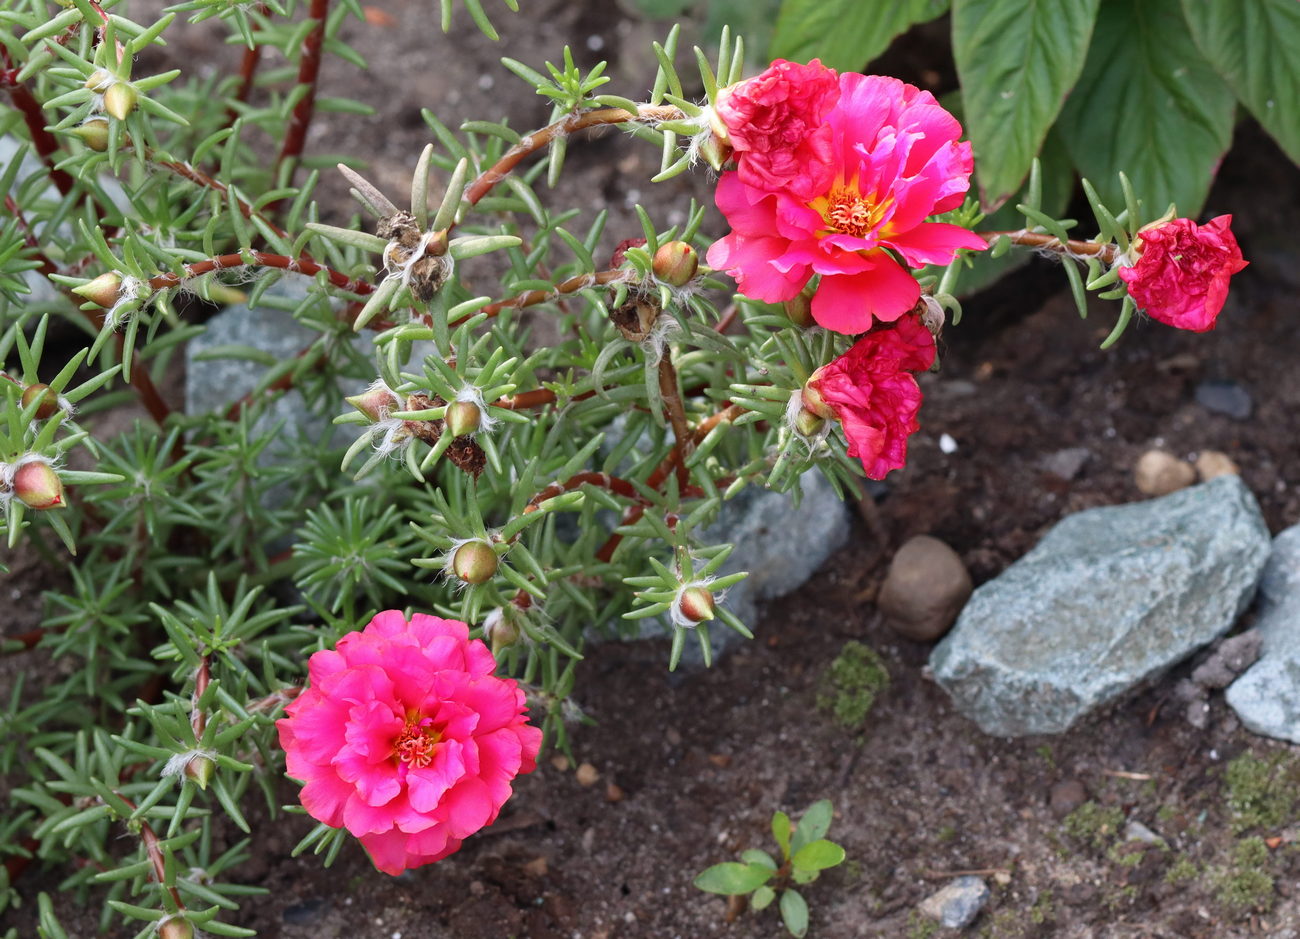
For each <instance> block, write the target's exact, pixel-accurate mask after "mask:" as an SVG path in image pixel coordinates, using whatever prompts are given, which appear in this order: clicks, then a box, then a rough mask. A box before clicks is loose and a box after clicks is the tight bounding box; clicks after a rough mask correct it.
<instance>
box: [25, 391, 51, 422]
mask: <svg viewBox="0 0 1300 939" xmlns="http://www.w3.org/2000/svg"><path fill="white" fill-rule="evenodd" d="M36 400H39V401H40V402H41V403H40V404H38V405H36V417H37V419H38V420H42V421H43V420H45V419H46V418H50V417H53V416H54V415H55V414H57V413H58V411H59V397H58V395H56V394H55V393H54V392H53V391H51V390H50V386H49V385H45V384H42V383H41V382H37V383H36V384H34V385H28V386H27V387H26V388H24V389H23V407H25V408H26V407H30V406H31V403H32V402H33V401H36Z"/></svg>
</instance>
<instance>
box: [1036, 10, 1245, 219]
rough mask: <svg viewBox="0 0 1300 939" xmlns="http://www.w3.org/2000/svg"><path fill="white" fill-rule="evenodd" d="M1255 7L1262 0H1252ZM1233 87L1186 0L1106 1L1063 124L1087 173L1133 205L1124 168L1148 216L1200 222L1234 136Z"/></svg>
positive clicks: (1116, 199)
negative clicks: (1123, 182)
mask: <svg viewBox="0 0 1300 939" xmlns="http://www.w3.org/2000/svg"><path fill="white" fill-rule="evenodd" d="M1251 2H1254V0H1251ZM1234 107H1235V104H1234V100H1233V95H1232V90H1231V89H1230V88H1228V86H1227V85H1226V84H1224V82H1223V79H1222V78H1220V77H1219V75H1218V73H1216V72H1215V71H1214V68H1213V66H1211V65H1210V63H1209V62H1207V61H1206V59H1205V57H1204V56H1203V55H1201V53H1200V51H1199V50H1198V49H1197V48H1196V44H1195V43H1194V42H1192V36H1191V33H1189V32H1188V30H1187V23H1186V22H1185V21H1184V20H1183V13H1182V10H1181V9H1180V7H1179V5H1178V0H1142V2H1141V3H1133V2H1131V0H1103V2H1102V4H1101V9H1100V11H1099V12H1098V14H1097V25H1096V28H1095V29H1094V30H1093V39H1092V48H1091V50H1089V52H1088V61H1087V63H1086V64H1085V65H1084V67H1083V75H1082V76H1081V77H1080V78H1079V81H1078V83H1077V84H1076V85H1075V88H1074V91H1073V92H1071V93H1070V97H1069V99H1068V100H1067V101H1066V103H1065V107H1064V109H1062V111H1061V117H1060V120H1059V121H1058V122H1057V127H1058V128H1059V129H1060V132H1061V137H1062V139H1063V140H1064V141H1065V146H1066V149H1068V150H1069V151H1070V156H1071V158H1072V159H1073V160H1074V164H1075V166H1076V167H1078V169H1079V172H1080V173H1081V174H1082V175H1084V176H1087V177H1088V178H1089V179H1090V180H1091V181H1092V183H1093V185H1094V186H1096V187H1097V191H1098V193H1100V194H1101V197H1102V199H1103V200H1104V201H1105V202H1107V203H1109V204H1111V205H1123V202H1124V199H1123V193H1122V191H1121V188H1120V184H1119V180H1118V178H1117V177H1116V173H1118V172H1119V171H1120V170H1123V171H1124V172H1126V173H1127V174H1128V175H1129V178H1130V179H1131V180H1132V181H1133V186H1134V188H1135V189H1136V190H1137V195H1138V197H1139V198H1140V199H1142V200H1143V203H1144V206H1145V209H1144V215H1145V218H1144V219H1143V221H1150V220H1151V219H1154V218H1156V217H1158V216H1159V215H1161V214H1163V212H1164V211H1165V209H1166V208H1167V207H1168V205H1169V203H1171V202H1173V203H1176V205H1177V207H1178V211H1179V213H1180V214H1182V215H1186V216H1195V215H1196V214H1197V213H1198V212H1199V211H1200V210H1201V205H1202V204H1203V203H1204V202H1205V195H1206V193H1207V192H1209V189H1210V182H1211V180H1212V178H1213V176H1214V169H1215V167H1216V166H1218V163H1219V159H1220V158H1221V157H1222V156H1223V154H1224V151H1226V150H1227V149H1228V144H1229V142H1231V139H1232V118H1233V110H1234Z"/></svg>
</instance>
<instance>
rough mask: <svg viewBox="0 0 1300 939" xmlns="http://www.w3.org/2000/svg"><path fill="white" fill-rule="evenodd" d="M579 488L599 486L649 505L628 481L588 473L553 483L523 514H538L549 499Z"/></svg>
mask: <svg viewBox="0 0 1300 939" xmlns="http://www.w3.org/2000/svg"><path fill="white" fill-rule="evenodd" d="M579 486H599V487H600V488H601V489H608V490H609V491H610V492H612V493H614V494H615V495H617V496H622V497H623V498H625V499H634V500H636V501H637V502H639V503H643V504H648V503H646V498H645V496H643V495H641V493H639V492H637V489H636V486H634V485H632V484H631V483H630V482H628V481H627V480H626V479H621V478H619V477H618V476H611V475H609V473H597V472H586V473H577V474H575V475H573V476H570V477H569V478H568V479H566V480H565V481H564V482H555V483H551V484H550V485H549V486H547V487H546V488H544V489H542V490H541V491H540V492H538V493H537V495H535V496H533V497H532V498H531V499H529V500H528V504H527V505H526V506H524V511H523V512H522V513H521V514H523V515H528V514H530V513H532V512H536V511H537V509H538V507H539V506H540V505H541V504H542V503H543V502H545V501H546V500H547V499H554V498H555V497H556V496H558V495H562V494H563V493H566V492H572V491H573V490H574V489H577V488H578V487H579Z"/></svg>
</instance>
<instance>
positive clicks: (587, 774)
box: [573, 763, 600, 786]
mask: <svg viewBox="0 0 1300 939" xmlns="http://www.w3.org/2000/svg"><path fill="white" fill-rule="evenodd" d="M573 778H574V779H576V780H578V784H579V785H580V786H594V785H595V784H596V780H598V779H600V771H599V770H598V769H596V767H594V766H592V765H591V764H590V763H583V764H582V765H581V766H579V767H578V771H577V772H576V773H574V774H573Z"/></svg>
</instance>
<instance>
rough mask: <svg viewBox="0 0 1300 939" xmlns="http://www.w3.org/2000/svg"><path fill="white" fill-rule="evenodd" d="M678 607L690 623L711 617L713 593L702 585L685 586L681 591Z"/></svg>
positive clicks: (701, 621) (700, 621)
mask: <svg viewBox="0 0 1300 939" xmlns="http://www.w3.org/2000/svg"><path fill="white" fill-rule="evenodd" d="M679 608H680V609H681V611H682V616H684V617H686V618H687V619H688V620H690V621H691V622H692V623H703V622H704V621H706V620H711V619H713V594H711V593H709V591H707V590H705V589H704V588H703V587H687V588H686V589H685V590H683V591H682V596H681V600H680V601H679Z"/></svg>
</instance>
